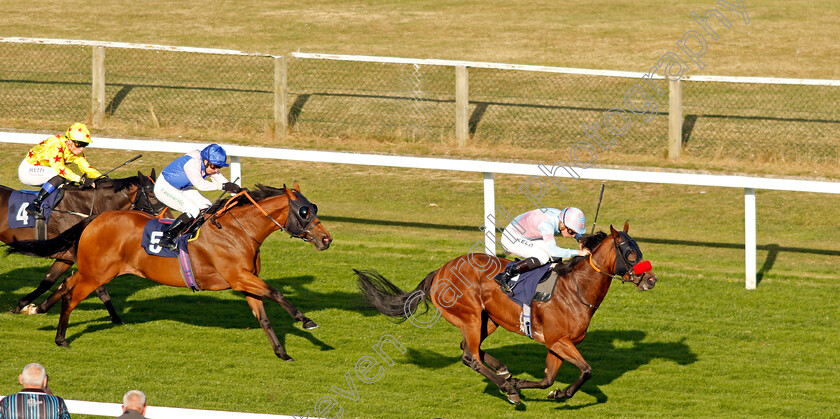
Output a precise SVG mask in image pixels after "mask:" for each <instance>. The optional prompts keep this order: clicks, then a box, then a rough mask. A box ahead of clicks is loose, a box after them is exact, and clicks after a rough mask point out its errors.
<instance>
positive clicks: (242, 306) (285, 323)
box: [0, 268, 361, 350]
mask: <svg viewBox="0 0 840 419" xmlns="http://www.w3.org/2000/svg"><path fill="white" fill-rule="evenodd" d="M44 273H45V270H43V269H40V268H22V269H16V270H13V271H11V272H8V273H1V274H0V307H4V308H6V307H7V308H8V310H11V308H12V307H14V306H16V305H17V301H18V299H20V298H21V297H23V296H24V295H26V293H28V292H29V291H28V290H29V288H30V286H31V288H33V289H34V287H35V286H36V285H37V283H38V282H39V281H40V280H41V279H42V278H43V275H44ZM36 278H37V279H36ZM313 280H314V278H313V277H311V276H304V277H293V278H283V279H282V282H284V283H286V282H287V281H296V283H298V284H306V283H310V282H312V281H313ZM278 281H280V280H278ZM107 286H108V289H109V291H110V294H111V299H112V302H113V304H114V306H115V307H116V309H117V312H118V313H119V314H120V316H121V317H123V321H124V322H126V323H127V324H134V325H136V324H142V323H148V322H155V321H159V320H172V321H176V322H181V323H185V324H191V325H195V326H202V327H215V328H222V329H248V328H259V327H260V325H259V323H258V322H257V320H256V319H255V318H254V316H253V314H252V313H251V309H250V307H249V306H248V303H247V302H246V300H245V297H244V296H242V294H241V293H238V292H236V291H232V290H225V291H222V292H223V293H224V292H227V293H228V294H222V293H218V294H217V293H211V292H209V291H204V292H196V293H189V292H187V291H186V289H184V290H182V294H181V295H170V296H165V297H157V298H144V299H142V300H141V299H131V296H133V295H135V294H136V293H138V292H140V291H142V290H144V289H147V288H152V287H162V285H159V284H157V283H155V282H153V281H151V280H148V279H145V278H140V277H137V276H133V275H123V276H120V277H117V278H115V279H114V280H113V281H112V282H109V283H108V285H107ZM54 288H56V287H54ZM5 289H15V290H17V289H24V290H27V291H25V292H20V291H15V292H9V291H2V290H5ZM295 290H296V291H297V293H298V294H300V293H303V294H309V295H303V296H300V295H297V296H293V297H287V299H288V300H289V302H291V303H292V305H295V306H296V307H298V308H299V309H301V311H303V312H304V313H305V312H306V311H307V309H310V308H312V309H315V308H318V309H320V308H322V307H318V303H319V302H328V301H329V302H332V304H333V305H334V306H336V307H338V308H342V309H351V306H350V304H348V302H349V301H352V300H353V297H355V299H356V300H360V299H361V296H358V295H356V294H352V293H326V294H318V293H311V292H309V291H307V290H299V288H298V287H295ZM281 292H282V291H281ZM231 294H233V295H235V296H236V297H235V298H234V299H230V298H229V296H230V295H231ZM313 294H315V295H313ZM336 294H346V295H336ZM95 295H96V294H95V293H91V295H90V296H88V298H86V299H85V300H84V301H82V302H81V303H79V305H78V306H77V307H76V308H75V309H74V311H80V310H81V311H94V310H99V311H101V313H102V317H101V318H97V319H90V320H86V321H79V322H74V321H73V316H72V314H71V317H70V323H69V327H68V331H67V341H68V342H69V343H71V344H72V342H73V341H74V340H75V339H77V338H79V337H82V336H84V335H85V334H87V333H95V332H97V331H101V330H106V329H110V328H113V327H119V326H118V325H114V324H113V323H111V321H110V318H109V317H108V313H107V311H106V310H105V309H104V307H103V305H102V303H101V302H100V301H99V299H97V298H96V297H95ZM42 299H43V297H42V298H41V300H42ZM264 303H265V307H266V312H267V313H268V317H269V319H270V320H271V325H272V328H273V329H274V331H275V333H276V334H277V337H278V339H279V340H280V343H281V344H282V345H284V346H285V335H286V334H287V333H291V334H293V335H296V336H299V337H302V338H304V339H307V340H309V341H310V342H312V344H313V345H315V346H317V347H319V348H320V349H321V350H332V349H335V348H333V347H332V346H330V345H329V344H326V343H324V342H322V341H321V340H319V339H318V338H316V337H315V336H313V334H312V333H311V331H307V330H303V329H301V328H300V323H298V322H297V321H295V320H294V319H293V318H292V317H291V316H290V315H289V314H288V313H287V312H286V311H285V310H284V309H282V308H281V307H280V305H279V304H276V303H274V302H273V301H270V300H267V299H266V300H264ZM301 304H303V305H304V306H301ZM60 307H61V302H59V303H57V304H56V307H53V309H52V310H50V312H49V313H47V314H44V315H49V316H54V317H55V320H56V325H57V323H58V315H59V313H60ZM316 322H317V320H316ZM295 323H297V324H295ZM56 325H52V326H49V327H44V328H42V330H56V327H57V326H56ZM79 327H83V329H81V330H80V329H79ZM175 338H177V336H173V339H175Z"/></svg>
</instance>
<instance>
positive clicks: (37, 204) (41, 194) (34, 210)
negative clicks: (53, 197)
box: [26, 183, 50, 220]
mask: <svg viewBox="0 0 840 419" xmlns="http://www.w3.org/2000/svg"><path fill="white" fill-rule="evenodd" d="M46 185H49V184H48V183H47V184H46ZM49 194H50V191H48V190H46V189H44V188H41V190H40V191H38V195H35V200H34V201H32V203H31V204H29V206H28V207H26V212H28V213H30V214H32V215H34V216H35V218H39V219H42V220H43V219H44V213H43V212H41V203H42V202H44V198H46V197H47V195H49Z"/></svg>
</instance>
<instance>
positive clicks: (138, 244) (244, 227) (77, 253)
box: [10, 182, 332, 360]
mask: <svg viewBox="0 0 840 419" xmlns="http://www.w3.org/2000/svg"><path fill="white" fill-rule="evenodd" d="M257 188H258V189H257V190H255V191H247V190H243V191H242V192H240V193H238V194H237V195H235V196H234V197H232V198H230V199H227V200H225V201H222V202H220V203H219V205H218V208H220V209H218V210H217V211H215V212H212V213H211V212H208V213H207V214H205V216H204V218H203V219H205V220H207V221H208V222H209V223H210V224H205V225H204V226H203V227H202V228H201V230H200V232H199V233H198V238H197V239H196V240H194V241H191V242H189V243H188V242H187V240H186V238H185V239H180V240H183V241H182V242H179V254H180V252H187V251H188V252H189V259H190V263H189V264H188V266H189V268H190V269H191V270H192V271H193V273H192V274H193V276H194V288H193V287H192V286H191V288H193V289H196V288H197V289H201V290H208V291H216V290H225V289H233V290H236V291H240V292H242V293H243V294H244V295H245V298H246V300H247V302H248V305H249V306H250V307H251V311H252V312H253V314H254V316H255V317H256V318H257V320H258V321H259V323H260V326H262V328H263V330H264V331H265V334H266V335H267V336H268V339H269V342H270V343H271V346H272V349H273V350H274V353H275V354H276V355H277V356H278V357H280V358H281V359H284V360H291V359H292V358H291V357H290V356H289V355H288V354H286V351H285V350H284V349H283V346H282V345H281V344H280V341H279V340H278V339H277V335H276V334H275V333H274V330H273V329H272V327H271V323H270V322H269V320H268V317H267V315H266V311H265V307H264V306H263V299H264V298H267V299H269V300H271V301H274V302H276V303H278V304H280V305H282V306H283V308H285V309H286V311H288V312H289V314H291V315H292V317H294V318H295V320H298V321H301V322H302V323H303V328H304V329H314V328H316V327H318V325H317V324H316V323H315V322H314V321H312V320H311V319H309V318H308V317H306V316H305V315H304V314H303V313H302V312H300V310H298V309H297V308H295V307H294V306H293V305H292V304H291V303H289V301H287V300H286V298H285V297H284V296H283V294H281V293H280V292H279V291H277V290H276V289H274V288H272V287H271V286H269V285H268V284H266V283H265V282H264V281H263V280H262V279H260V277H259V276H258V275H259V273H260V246H261V245H262V243H263V241H264V240H265V239H266V238H267V237H268V236H269V235H270V234H271V233H273V232H275V231H277V230H283V231H286V232H287V233H289V234H290V235H291V236H292V237H296V238H300V239H303V240H304V241H307V242H311V243H312V244H313V245H314V246H315V248H316V249H317V250H324V249H327V248H328V247H329V246H330V243H332V237H331V236H330V234H329V233H328V232H327V230H326V229H325V228H324V226H323V225H322V224H321V222H320V220H319V219H318V216H317V207H316V206H315V205H314V204H312V203H311V202H309V200H307V199H306V197H304V196H303V194H301V193H300V188H299V186H298V184H297V182H296V183H295V187H294V189H291V188H282V189H278V188H272V187H269V186H264V185H257ZM154 221H155V220H154V219H153V217H152V216H150V215H147V214H144V213H140V212H133V211H132V212H128V211H109V212H106V213H103V214H102V215H100V216H98V217H96V218H95V219H93V220H91V221H85V222H83V223H80V224H78V225H76V226H74V227H72V228H70V229H69V230H67V231H66V232H65V233H63V234H61V235H60V236H58V237H57V238H55V239H53V240H47V241H43V242H38V241H25V242H15V243H11V244H10V247H11V249H10V252H11V253H23V254H29V255H34V256H45V255H49V254H52V253H54V252H56V251H72V252H73V253H74V257H75V261H76V263H77V265H78V267H79V270H78V272H76V273H75V274H73V275H72V276H70V278H68V279H67V281H66V282H65V286H66V289H64V290H62V291H61V292H60V293H57V294H56V295H54V296H53V297H51V298H59V297H62V298H63V301H62V307H61V317H60V319H59V322H58V330H57V332H56V338H55V342H56V344H58V345H59V346H69V345H68V343H67V340H66V339H65V333H66V331H67V325H68V322H69V319H70V313H71V312H72V311H73V309H74V308H75V307H76V305H78V304H79V302H81V301H82V300H84V299H85V298H86V297H87V296H88V295H89V294H90V293H91V292H92V291H93V290H94V289H96V288H97V287H100V286H102V285H104V284H107V283H108V282H110V281H111V280H112V279H114V278H115V277H117V276H119V275H124V274H132V275H137V276H140V277H143V278H148V279H151V280H152V281H155V282H157V283H159V284H163V285H169V286H173V287H186V286H190V285H189V282H188V281H185V275H184V273H183V270H182V266H183V265H182V263H181V262H179V258H170V257H162V256H160V255H159V254H160V251H161V250H162V249H161V246H158V245H159V239H160V236H161V234H160V227H155V228H152V231H153V232H157V234H156V235H155V234H154V233H151V234H150V235H149V237H147V238H146V239H144V237H143V236H144V235H143V231H144V228H145V227H146V225H147V224H148V223H150V222H154ZM155 237H156V238H157V240H156V239H155ZM104 243H107V245H105V244H104ZM187 243H188V245H187Z"/></svg>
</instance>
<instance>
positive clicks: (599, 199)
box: [589, 183, 604, 234]
mask: <svg viewBox="0 0 840 419" xmlns="http://www.w3.org/2000/svg"><path fill="white" fill-rule="evenodd" d="M603 199H604V184H603V183H602V184H601V196H599V197H598V208H596V209H595V219H594V220H592V232H590V233H589V234H595V223H597V222H598V212H600V211H601V200H603Z"/></svg>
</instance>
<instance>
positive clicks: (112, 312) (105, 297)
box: [96, 285, 122, 324]
mask: <svg viewBox="0 0 840 419" xmlns="http://www.w3.org/2000/svg"><path fill="white" fill-rule="evenodd" d="M96 295H97V296H98V297H99V299H100V300H102V303H103V304H105V309H107V310H108V316H110V317H111V323H114V324H122V320H121V319H120V316H119V315H118V314H117V310H116V309H115V308H114V304H112V303H111V294H109V293H108V289H107V288H105V286H104V285H103V286H101V287H99V288H97V289H96Z"/></svg>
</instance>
